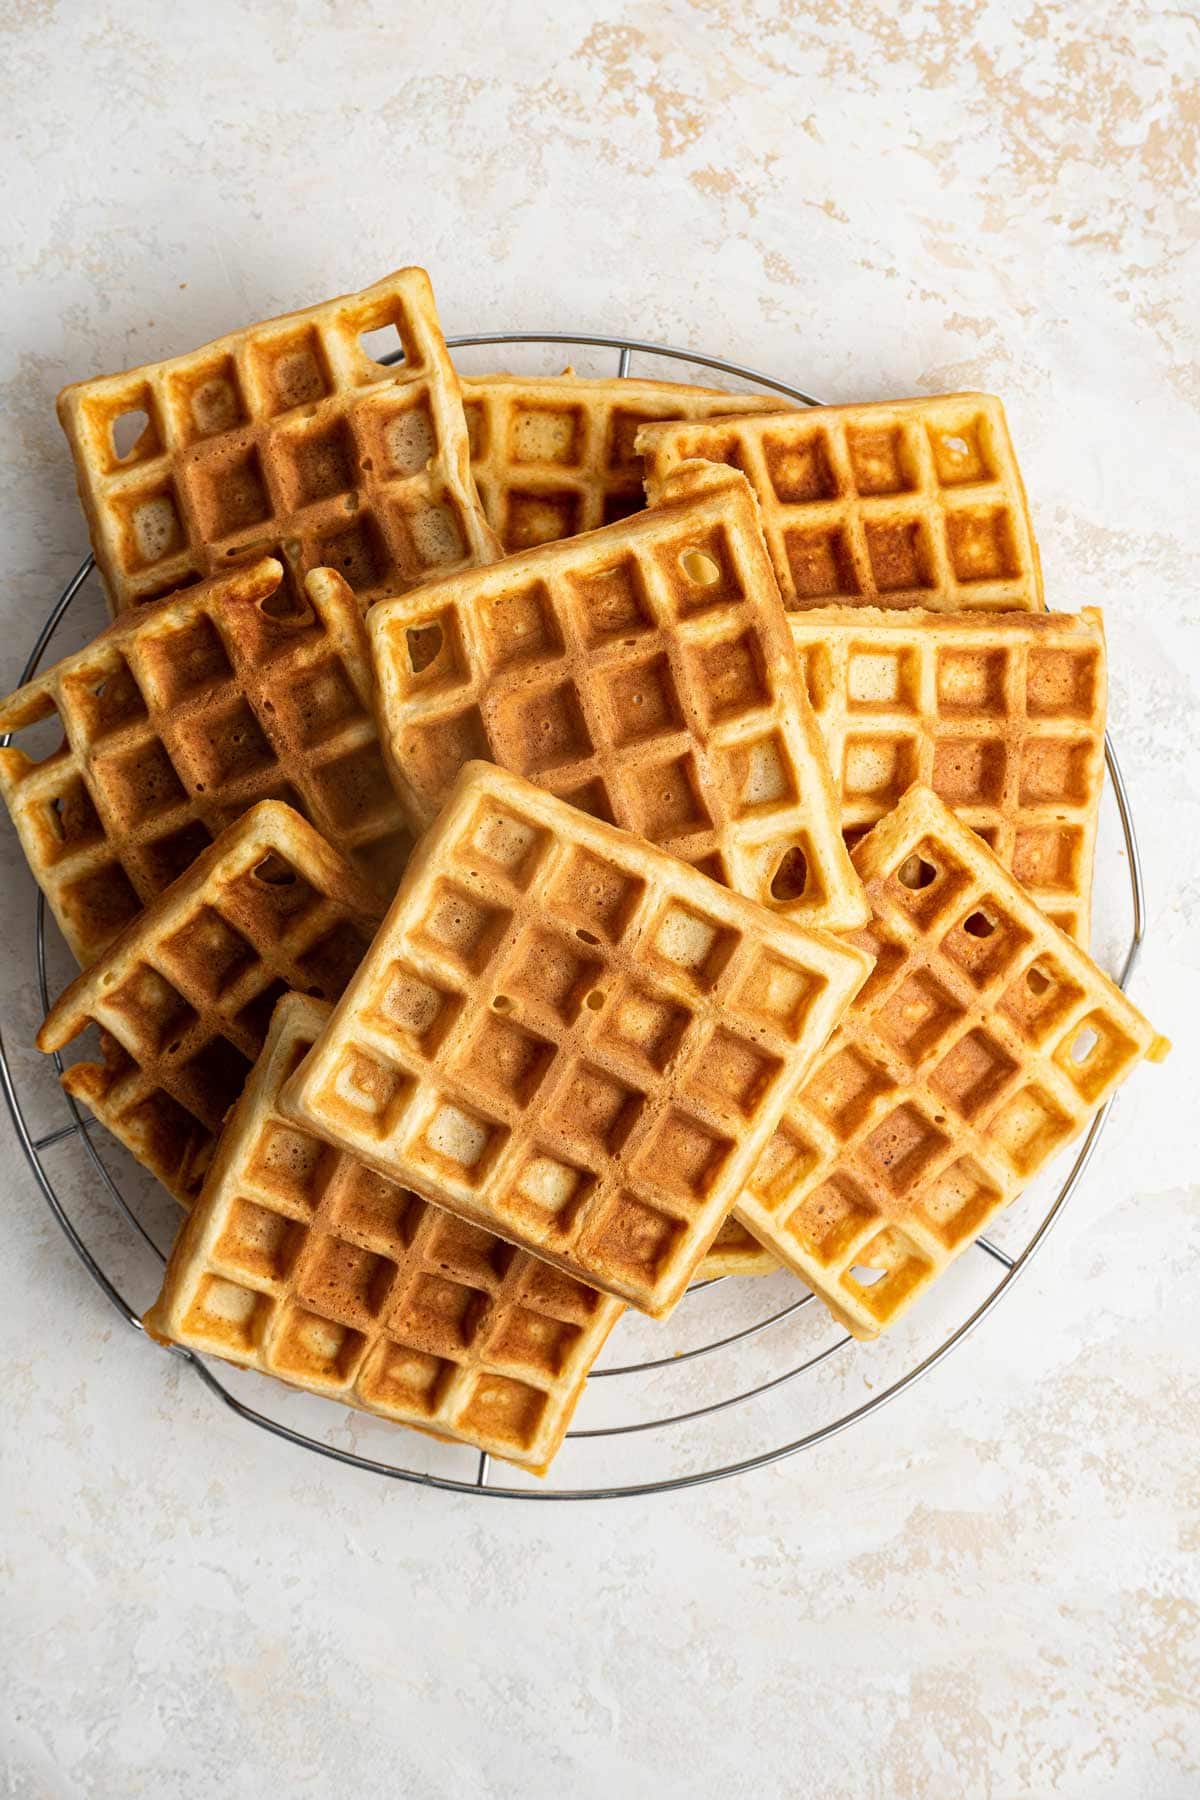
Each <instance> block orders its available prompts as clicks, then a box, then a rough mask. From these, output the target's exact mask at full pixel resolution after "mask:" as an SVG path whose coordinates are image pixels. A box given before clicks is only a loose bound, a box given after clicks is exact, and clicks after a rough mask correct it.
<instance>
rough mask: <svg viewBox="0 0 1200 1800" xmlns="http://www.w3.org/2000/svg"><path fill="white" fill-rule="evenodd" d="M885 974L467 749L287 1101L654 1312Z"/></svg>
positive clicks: (391, 1171) (412, 1182)
mask: <svg viewBox="0 0 1200 1800" xmlns="http://www.w3.org/2000/svg"><path fill="white" fill-rule="evenodd" d="M868 968H869V959H868V958H867V957H865V956H864V955H863V953H862V952H861V951H859V950H856V949H854V948H853V947H852V946H850V945H848V944H844V943H842V942H840V941H839V940H838V939H836V938H833V937H829V936H827V935H826V934H825V933H823V932H812V931H807V930H804V929H802V928H801V927H799V926H796V925H794V924H792V923H790V922H789V921H788V920H786V919H783V918H780V917H779V916H778V915H776V914H772V913H768V912H767V911H766V910H765V909H764V908H762V907H757V906H755V905H753V904H752V903H751V902H750V901H748V900H744V899H742V898H741V897H740V896H739V895H736V894H731V893H730V892H729V891H728V890H727V889H725V888H721V887H718V886H717V885H716V883H715V882H712V881H709V880H708V879H707V878H706V877H705V876H703V875H701V874H699V873H698V872H697V871H696V870H695V869H690V868H688V867H687V865H686V864H684V863H681V862H678V861H677V860H676V859H675V858H674V857H671V856H668V855H666V854H664V853H663V852H662V851H658V850H655V849H654V848H653V847H652V846H651V845H649V844H646V843H643V842H641V841H639V840H637V839H634V838H632V837H630V836H629V835H628V834H627V833H625V832H621V831H617V830H614V829H613V827H612V826H611V825H606V824H603V823H601V822H599V821H597V820H595V819H591V818H589V817H588V816H587V815H586V814H584V813H582V812H579V811H578V810H577V809H575V808H574V807H570V806H566V805H564V804H563V803H562V802H561V801H559V800H556V799H554V798H553V797H552V796H551V795H549V794H546V793H544V792H543V791H542V790H541V789H540V788H535V787H532V786H531V785H530V784H529V783H528V782H526V781H523V780H521V779H520V778H519V777H518V776H515V775H511V774H508V773H506V772H504V771H503V770H500V769H497V768H495V767H494V766H493V765H492V764H490V763H473V764H469V765H468V766H467V767H466V768H465V769H464V770H463V771H462V773H461V775H460V777H459V779H458V781H457V782H456V783H455V786H454V788H453V790H452V792H451V794H450V796H449V798H448V800H447V802H446V805H445V808H444V810H443V811H442V813H441V815H440V817H439V819H438V821H437V823H436V824H435V825H433V826H431V827H430V829H429V831H428V832H426V834H425V836H424V837H423V838H422V839H421V840H420V842H419V843H418V845H417V847H416V849H415V850H414V852H413V855H412V859H411V861H410V862H409V865H408V869H407V871H406V873H405V877H404V880H403V882H402V883H401V886H400V889H399V892H398V893H397V895H396V898H395V900H394V901H393V903H392V906H391V909H390V911H389V912H388V915H387V918H386V919H385V921H384V924H383V925H382V927H381V928H380V932H379V935H378V937H377V938H376V940H375V944H374V947H373V949H372V950H371V952H370V953H369V955H368V956H367V957H366V959H365V960H364V962H363V964H362V967H361V968H360V970H359V972H358V974H357V976H355V978H354V979H353V980H352V981H351V983H350V985H349V987H348V988H347V990H346V993H345V995H344V996H343V999H342V1001H341V1002H340V1004H339V1005H338V1006H337V1007H336V1008H335V1010H334V1014H333V1017H332V1020H331V1022H330V1024H329V1026H328V1028H327V1029H326V1031H325V1032H323V1033H322V1035H321V1037H320V1038H319V1039H318V1041H317V1044H316V1046H315V1047H314V1049H313V1050H312V1051H311V1053H310V1054H309V1056H308V1057H307V1058H306V1060H305V1062H304V1063H303V1064H302V1065H301V1067H300V1069H299V1071H298V1072H297V1074H296V1075H295V1076H293V1078H292V1080H291V1081H290V1082H289V1083H288V1085H287V1087H286V1088H285V1089H284V1091H283V1094H282V1096H281V1100H280V1106H281V1110H282V1111H283V1112H284V1114H285V1115H286V1116H288V1117H289V1118H291V1119H293V1120H294V1121H295V1122H296V1123H298V1124H301V1125H303V1126H305V1127H306V1128H307V1129H308V1130H310V1131H313V1132H315V1133H316V1134H317V1135H318V1136H320V1137H323V1138H325V1139H327V1140H328V1141H329V1142H330V1143H333V1144H336V1145H337V1146H338V1147H339V1148H340V1149H344V1150H347V1151H350V1152H351V1153H352V1154H354V1155H357V1156H359V1157H361V1159H362V1160H363V1161H364V1162H366V1163H368V1164H370V1166H371V1167H373V1168H375V1169H377V1170H378V1171H379V1172H380V1173H381V1174H383V1175H386V1176H388V1177H389V1178H390V1179H392V1180H394V1181H397V1182H399V1183H401V1184H402V1185H404V1186H406V1187H413V1188H415V1189H416V1190H417V1191H418V1192H420V1193H422V1194H424V1195H425V1196H426V1198H428V1199H430V1200H433V1201H435V1202H436V1203H437V1204H438V1205H441V1206H445V1207H446V1208H447V1209H448V1210H449V1211H451V1212H454V1213H457V1214H458V1215H459V1216H460V1217H462V1218H465V1219H467V1220H468V1221H469V1222H471V1223H474V1224H478V1225H482V1226H484V1227H485V1228H486V1229H488V1230H493V1231H495V1232H497V1233H498V1234H499V1235H500V1236H502V1237H504V1238H507V1239H509V1240H510V1241H512V1242H514V1243H518V1244H520V1245H522V1246H523V1247H525V1248H527V1249H530V1250H533V1251H535V1252H536V1253H537V1255H539V1256H541V1257H543V1258H545V1259H546V1260H547V1261H548V1262H552V1263H554V1264H556V1265H557V1266H559V1267H560V1268H563V1269H565V1270H566V1271H567V1272H568V1273H569V1274H572V1275H575V1276H577V1277H579V1278H580V1279H582V1280H584V1281H586V1282H588V1283H589V1285H591V1286H593V1287H599V1288H602V1289H604V1290H605V1291H606V1292H608V1293H612V1294H615V1295H617V1297H618V1298H620V1299H623V1300H627V1301H629V1302H630V1303H631V1304H632V1305H634V1306H637V1307H639V1308H641V1309H642V1310H643V1311H645V1312H648V1313H650V1314H652V1315H654V1316H662V1315H663V1314H665V1313H667V1312H669V1311H670V1309H671V1307H672V1306H673V1305H674V1304H675V1302H676V1301H677V1300H678V1299H679V1297H680V1296H681V1294H682V1293H683V1291H684V1289H685V1288H686V1286H687V1284H688V1282H689V1280H690V1279H691V1277H692V1275H693V1273H694V1271H695V1268H696V1265H697V1264H698V1262H699V1261H700V1258H701V1257H702V1256H703V1255H704V1253H705V1251H706V1250H707V1249H708V1246H709V1243H710V1241H711V1240H712V1238H713V1237H714V1236H715V1234H716V1232H717V1228H718V1226H719V1225H720V1223H721V1220H722V1219H723V1218H724V1216H725V1214H726V1213H727V1212H728V1210H729V1208H730V1206H731V1204H732V1202H733V1200H734V1198H735V1197H736V1195H737V1194H738V1192H739V1191H740V1189H741V1187H742V1185H743V1183H744V1181H745V1180H746V1178H747V1177H748V1176H749V1174H750V1172H751V1170H752V1168H753V1165H754V1161H755V1159H756V1156H757V1153H758V1151H759V1150H760V1149H761V1148H762V1147H763V1146H764V1144H765V1143H766V1141H767V1139H768V1138H769V1136H770V1134H771V1132H772V1131H773V1130H774V1128H775V1126H776V1124H777V1123H778V1121H779V1117H780V1114H781V1112H782V1108H783V1104H784V1101H785V1100H786V1098H787V1095H788V1094H789V1093H790V1092H791V1091H793V1090H794V1088H795V1086H796V1083H797V1081H798V1080H799V1079H800V1077H801V1076H802V1074H803V1072H804V1070H805V1068H806V1067H807V1066H808V1064H809V1063H810V1062H811V1059H812V1058H813V1056H815V1055H816V1053H817V1051H818V1050H819V1048H820V1046H821V1045H822V1044H823V1043H824V1041H825V1039H826V1037H827V1036H828V1034H829V1032H830V1031H831V1030H832V1028H833V1026H834V1025H835V1024H836V1023H837V1021H838V1019H839V1018H840V1017H841V1014H842V1013H843V1011H844V1010H845V1007H846V1004H847V1002H848V1001H849V999H850V997H851V996H852V995H853V993H854V992H855V991H856V990H857V989H858V987H859V985H860V984H861V982H862V980H863V979H864V976H865V974H866V972H867V970H868Z"/></svg>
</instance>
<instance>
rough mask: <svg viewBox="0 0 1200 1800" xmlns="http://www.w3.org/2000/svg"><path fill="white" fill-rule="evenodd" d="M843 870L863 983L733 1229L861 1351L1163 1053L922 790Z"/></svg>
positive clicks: (975, 840)
mask: <svg viewBox="0 0 1200 1800" xmlns="http://www.w3.org/2000/svg"><path fill="white" fill-rule="evenodd" d="M854 861H855V866H856V867H857V869H858V871H859V873H860V875H861V876H862V878H863V880H864V882H865V883H866V888H867V895H868V897H869V899H870V902H871V908H872V920H871V923H870V925H869V926H868V927H867V928H866V930H865V931H862V932H859V933H856V934H855V938H854V941H855V942H856V943H858V944H859V945H860V946H861V947H862V948H863V949H865V950H868V951H870V952H871V953H872V954H873V955H874V957H875V959H876V961H875V968H874V971H873V973H872V975H871V977H870V979H869V980H868V982H867V983H866V985H865V987H864V988H863V989H862V992H861V994H860V995H859V997H858V999H857V1000H856V1001H855V1003H854V1004H853V1005H852V1006H851V1008H850V1010H849V1011H848V1012H847V1014H846V1016H845V1018H844V1020H843V1022H842V1025H841V1027H840V1028H839V1029H838V1030H837V1031H836V1032H835V1033H834V1035H833V1037H832V1038H831V1039H830V1040H829V1042H828V1044H827V1045H826V1046H825V1048H824V1050H823V1051H822V1052H821V1054H820V1056H819V1058H818V1060H817V1063H816V1065H815V1067H814V1069H813V1071H812V1073H811V1074H810V1075H809V1077H808V1079H807V1080H806V1081H805V1082H803V1084H802V1085H801V1087H800V1088H799V1089H798V1091H797V1092H796V1094H795V1095H794V1097H793V1098H792V1100H791V1101H790V1103H789V1105H788V1108H787V1111H786V1113H785V1116H784V1119H783V1122H782V1124H781V1125H780V1127H779V1129H778V1131H777V1132H776V1133H775V1135H774V1137H773V1138H772V1140H771V1142H770V1144H769V1145H768V1147H767V1150H766V1152H765V1154H764V1155H763V1157H762V1159H761V1160H760V1162H759V1164H758V1166H757V1168H756V1169H755V1171H754V1174H753V1177H752V1179H751V1181H750V1183H749V1185H748V1187H747V1188H746V1190H745V1191H744V1192H743V1194H742V1196H741V1198H740V1200H739V1201H738V1204H737V1207H736V1209H735V1210H736V1214H737V1217H738V1218H739V1219H740V1220H741V1221H742V1223H743V1224H744V1225H745V1226H747V1228H748V1229H749V1230H750V1231H752V1232H753V1233H754V1235H755V1237H757V1238H758V1239H759V1241H760V1242H761V1243H762V1244H764V1245H765V1246H766V1247H767V1248H769V1249H770V1250H772V1251H773V1252H774V1254H775V1255H776V1256H778V1257H779V1259H780V1261H782V1262H785V1263H786V1264H787V1265H788V1266H789V1267H790V1268H792V1269H794V1270H795V1271H796V1273H797V1274H798V1275H799V1276H800V1278H801V1279H802V1280H803V1281H805V1282H807V1283H808V1285H809V1286H810V1287H811V1288H812V1289H813V1291H814V1292H815V1293H816V1294H817V1295H818V1296H819V1297H820V1298H821V1299H823V1300H824V1301H825V1303H826V1304H827V1306H828V1307H829V1308H830V1310H831V1311H832V1312H833V1313H834V1314H835V1316H836V1317H838V1318H839V1319H841V1320H842V1321H843V1323H844V1324H845V1325H846V1326H847V1327H848V1328H849V1330H850V1331H852V1332H853V1333H854V1334H855V1336H857V1337H874V1336H875V1335H877V1334H878V1333H879V1332H880V1331H881V1330H883V1329H884V1328H885V1327H887V1326H890V1325H893V1324H894V1323H895V1322H896V1320H897V1319H898V1318H900V1317H901V1316H902V1314H903V1313H904V1312H905V1311H906V1310H907V1308H908V1307H909V1306H910V1305H911V1304H912V1302H913V1301H914V1300H915V1299H916V1298H917V1296H918V1295H919V1294H921V1293H922V1292H924V1290H925V1289H926V1288H927V1287H928V1286H929V1285H930V1283H931V1282H932V1281H934V1280H935V1279H936V1278H937V1277H938V1275H940V1274H941V1273H942V1271H943V1270H944V1269H945V1268H946V1267H947V1266H948V1265H949V1264H950V1263H951V1262H952V1261H953V1260H954V1258H955V1257H956V1256H958V1255H959V1254H960V1253H961V1252H962V1251H963V1250H964V1249H965V1248H966V1246H967V1245H968V1244H970V1243H971V1242H972V1241H973V1240H974V1239H975V1238H976V1237H978V1235H979V1233H980V1232H981V1231H982V1230H983V1229H984V1227H985V1226H986V1225H987V1223H988V1221H989V1219H991V1218H992V1217H993V1215H994V1214H995V1213H996V1212H997V1211H998V1210H999V1208H1001V1207H1002V1206H1004V1205H1006V1204H1007V1203H1008V1202H1009V1201H1010V1200H1012V1199H1013V1198H1014V1196H1015V1195H1016V1194H1018V1193H1019V1192H1020V1191H1021V1189H1022V1188H1024V1187H1025V1186H1026V1184H1027V1183H1028V1182H1029V1181H1030V1180H1031V1179H1032V1177H1033V1176H1034V1175H1036V1174H1037V1172H1038V1170H1039V1169H1040V1168H1042V1167H1043V1165H1044V1164H1045V1163H1046V1162H1047V1161H1048V1160H1049V1159H1050V1157H1052V1156H1053V1155H1054V1154H1055V1153H1056V1152H1057V1151H1059V1150H1061V1149H1062V1148H1063V1147H1064V1146H1065V1145H1066V1144H1068V1143H1070V1142H1071V1140H1072V1139H1073V1138H1075V1137H1077V1136H1078V1135H1079V1133H1080V1132H1081V1131H1082V1130H1083V1128H1084V1126H1085V1125H1086V1124H1087V1122H1088V1120H1089V1119H1090V1118H1091V1117H1092V1116H1093V1115H1094V1113H1095V1112H1096V1111H1097V1109H1098V1108H1099V1107H1100V1106H1102V1105H1103V1104H1104V1102H1105V1100H1107V1099H1108V1097H1109V1095H1110V1094H1111V1093H1112V1092H1113V1091H1114V1089H1115V1088H1116V1087H1117V1086H1118V1084H1119V1083H1120V1082H1122V1081H1123V1080H1124V1079H1125V1077H1126V1076H1127V1075H1128V1074H1129V1073H1130V1071H1131V1070H1132V1069H1133V1067H1134V1066H1135V1064H1136V1063H1137V1062H1139V1061H1140V1060H1141V1058H1142V1057H1146V1058H1148V1059H1149V1060H1150V1061H1152V1062H1157V1061H1159V1060H1161V1058H1162V1057H1163V1056H1165V1054H1166V1052H1167V1050H1168V1048H1169V1046H1168V1044H1167V1042H1166V1040H1165V1039H1164V1038H1162V1037H1159V1036H1158V1035H1157V1033H1156V1032H1155V1031H1154V1029H1153V1027H1152V1026H1151V1025H1149V1024H1148V1023H1147V1021H1146V1020H1145V1019H1144V1018H1143V1017H1142V1015H1141V1013H1140V1012H1138V1010H1137V1008H1136V1007H1135V1006H1134V1005H1133V1004H1132V1003H1131V1002H1130V1001H1129V1000H1127V999H1126V997H1125V995H1124V994H1123V993H1122V992H1121V990H1120V989H1119V988H1118V987H1116V986H1115V985H1114V983H1113V982H1111V981H1110V980H1109V979H1108V977H1107V975H1104V974H1103V973H1102V972H1101V971H1100V970H1099V969H1098V968H1097V967H1096V965H1095V964H1094V963H1093V962H1092V961H1091V960H1090V958H1089V957H1088V956H1087V954H1086V952H1085V951H1083V950H1082V949H1081V948H1080V947H1079V945H1078V944H1076V943H1075V942H1074V941H1073V940H1072V939H1071V938H1069V937H1067V936H1066V934H1065V933H1064V932H1061V931H1059V930H1058V928H1057V927H1056V926H1055V925H1053V924H1051V922H1050V921H1049V919H1047V918H1046V917H1045V915H1044V914H1043V913H1041V912H1039V910H1038V908H1037V907H1036V906H1035V905H1034V903H1033V901H1032V900H1031V899H1030V897H1029V895H1028V894H1027V893H1026V892H1025V890H1024V889H1023V888H1022V887H1020V886H1019V885H1018V884H1017V883H1016V882H1015V881H1014V880H1013V877H1012V876H1011V875H1010V874H1009V873H1008V871H1007V870H1006V869H1005V868H1003V867H1002V865H1001V864H1000V863H999V862H998V861H997V860H996V858H995V857H994V856H993V855H992V853H991V851H990V850H989V849H988V847H987V845H986V844H985V843H984V842H983V840H982V839H981V838H979V837H977V836H976V835H975V833H974V832H973V831H971V830H970V828H969V827H968V826H966V825H964V824H963V823H962V821H961V820H960V819H958V818H956V817H955V815H954V814H953V813H952V812H951V811H950V809H949V808H948V807H947V806H946V805H945V803H944V802H943V801H941V800H939V798H938V797H937V795H936V794H934V793H933V792H932V791H931V790H930V789H929V788H925V787H919V786H918V787H913V788H910V789H909V791H908V793H907V794H906V795H905V797H904V799H903V800H902V801H901V802H900V805H899V806H898V807H896V808H895V810H894V811H893V812H891V813H889V814H888V816H887V818H885V819H883V820H881V821H880V823H879V824H878V825H876V826H875V827H874V828H873V830H872V831H871V832H870V833H869V834H868V835H867V836H866V837H865V838H864V839H863V840H862V842H861V843H860V844H859V846H858V848H857V849H856V851H855V853H854Z"/></svg>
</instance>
